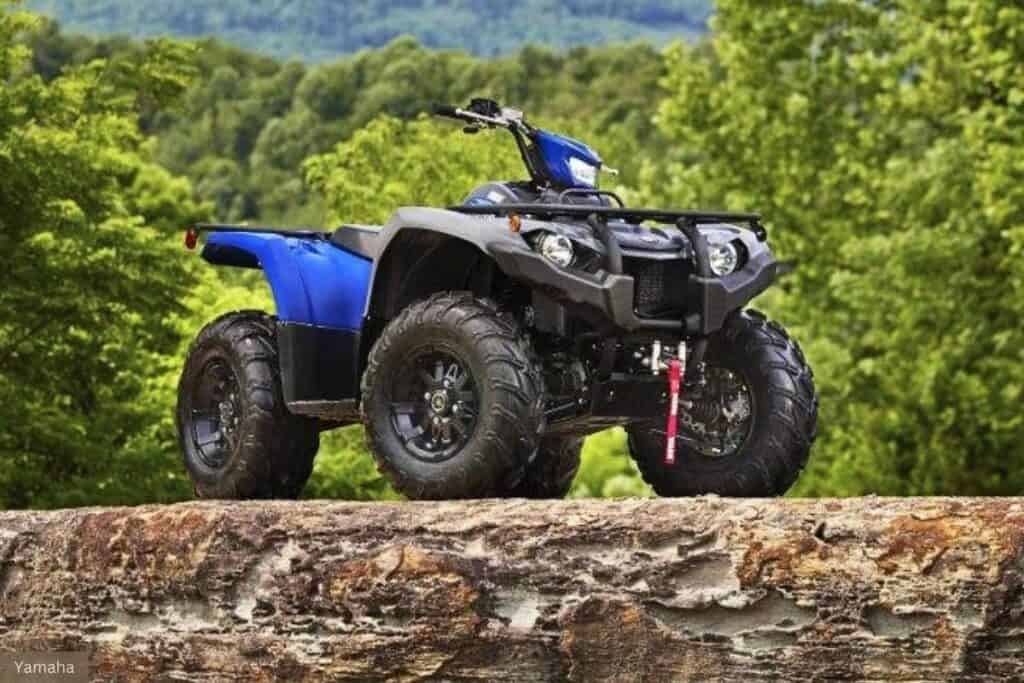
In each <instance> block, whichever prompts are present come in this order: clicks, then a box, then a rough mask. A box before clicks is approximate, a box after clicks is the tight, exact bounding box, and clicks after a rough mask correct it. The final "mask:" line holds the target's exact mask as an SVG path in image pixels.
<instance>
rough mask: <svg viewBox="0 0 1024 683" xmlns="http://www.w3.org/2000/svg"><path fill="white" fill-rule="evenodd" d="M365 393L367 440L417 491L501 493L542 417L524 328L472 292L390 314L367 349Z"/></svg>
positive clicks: (393, 475)
mask: <svg viewBox="0 0 1024 683" xmlns="http://www.w3.org/2000/svg"><path fill="white" fill-rule="evenodd" d="M362 395H363V422H364V424H365V425H366V436H367V440H368V442H369V445H370V449H371V451H372V452H373V454H374V457H375V458H376V459H377V463H378V465H379V466H380V468H381V470H382V471H383V472H384V473H385V474H386V475H387V476H388V478H389V479H390V480H391V482H392V484H393V485H394V486H395V488H396V489H397V490H398V491H400V492H401V493H403V494H405V495H406V496H408V497H410V498H413V499H446V498H482V497H489V496H495V495H500V494H501V493H502V492H503V491H504V489H505V488H506V487H507V486H508V483H509V482H512V481H518V480H519V479H520V478H521V477H522V474H523V468H524V467H525V465H526V462H527V461H528V458H529V456H530V455H532V454H533V453H534V452H535V451H536V450H537V447H538V443H539V440H540V433H541V430H542V428H543V425H544V417H543V416H544V413H543V405H544V392H543V386H542V382H541V378H540V372H539V369H538V368H537V366H536V364H535V362H534V361H533V359H532V355H531V353H530V349H529V345H528V342H527V341H526V338H525V337H524V336H523V335H522V334H521V333H520V331H519V328H518V326H517V325H516V324H515V321H514V320H513V319H512V318H511V317H510V316H507V315H504V314H502V313H501V312H500V311H499V310H498V309H497V308H496V307H495V306H494V305H493V304H492V303H491V302H489V301H486V300H482V299H477V298H474V297H473V295H472V294H470V293H468V292H444V293H441V294H435V295H434V296H431V297H429V298H428V299H425V300H423V301H419V302H417V303H414V304H412V305H410V306H409V307H408V308H406V309H405V310H404V311H402V313H400V314H399V315H398V317H396V318H395V319H394V320H392V321H391V322H390V323H389V324H388V326H387V327H386V328H385V329H384V331H383V332H382V333H381V336H380V338H379V339H378V340H377V342H376V344H374V347H373V350H372V351H371V352H370V357H369V360H368V362H367V369H366V373H365V374H364V375H363V387H362ZM524 454H525V455H524Z"/></svg>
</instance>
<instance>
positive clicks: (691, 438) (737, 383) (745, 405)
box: [678, 365, 754, 459]
mask: <svg viewBox="0 0 1024 683" xmlns="http://www.w3.org/2000/svg"><path fill="white" fill-rule="evenodd" d="M753 425H754V394H753V392H752V391H751V390H750V385H749V383H748V382H747V381H746V380H745V379H744V377H743V375H742V374H741V373H739V372H737V371H735V370H731V369H728V368H724V367H720V366H716V365H708V366H706V367H705V369H704V374H703V377H702V381H701V383H700V384H699V385H697V386H693V387H690V386H687V388H686V391H685V393H684V395H683V396H682V397H681V400H680V406H679V437H678V439H679V443H680V444H681V445H683V446H685V447H687V448H689V449H690V450H691V451H694V452H695V453H697V454H698V455H702V456H704V457H706V458H712V459H721V458H728V457H732V456H734V455H736V454H737V453H739V451H740V450H741V449H742V448H743V445H744V444H745V443H746V441H747V439H748V438H749V436H750V433H751V431H752V429H753Z"/></svg>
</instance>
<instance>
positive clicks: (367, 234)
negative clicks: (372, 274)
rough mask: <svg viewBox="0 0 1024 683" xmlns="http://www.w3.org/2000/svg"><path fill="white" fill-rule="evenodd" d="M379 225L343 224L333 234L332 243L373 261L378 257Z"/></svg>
mask: <svg viewBox="0 0 1024 683" xmlns="http://www.w3.org/2000/svg"><path fill="white" fill-rule="evenodd" d="M379 236H380V226H379V225H343V226H341V227H340V228H338V229H337V230H335V231H334V232H333V233H332V234H331V244H334V245H335V246H338V247H341V248H342V249H344V250H345V251H350V252H352V253H353V254H358V255H359V256H362V257H363V258H368V259H370V260H371V261H372V260H374V259H375V258H377V237H379Z"/></svg>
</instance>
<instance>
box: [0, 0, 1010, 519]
mask: <svg viewBox="0 0 1024 683" xmlns="http://www.w3.org/2000/svg"><path fill="white" fill-rule="evenodd" d="M11 8H12V4H11V1H10V0H0V9H2V13H0V80H2V81H3V82H4V84H5V85H4V89H3V90H2V92H0V250H2V252H3V253H4V255H5V263H6V264H7V265H6V280H5V286H4V288H2V289H0V427H2V428H0V507H25V506H59V505H72V504H83V503H134V502H144V501H155V500H161V501H163V500H177V499H181V498H183V497H186V496H188V494H189V491H188V488H187V485H186V482H185V479H184V477H183V474H182V468H181V466H180V464H179V462H178V456H177V446H176V444H175V441H174V429H173V421H172V405H173V401H174V395H175V386H176V382H177V375H178V372H179V371H180V366H181V361H182V358H183V356H184V353H185V348H186V347H187V344H188V342H189V340H190V338H191V337H192V336H193V335H194V334H195V332H196V331H197V330H198V329H199V328H200V327H201V326H202V324H203V323H204V322H205V321H207V320H209V319H211V318H213V317H214V316H215V315H217V314H218V313H221V312H223V311H226V310H231V309H233V308H248V307H262V308H268V307H271V306H272V304H271V302H270V299H269V297H268V295H267V292H266V290H265V288H264V287H263V285H262V284H261V281H260V279H259V277H258V274H252V273H249V274H244V273H238V272H233V271H231V270H230V269H214V268H210V267H208V266H205V264H202V263H201V262H199V260H198V259H196V258H195V257H194V255H191V254H187V253H186V252H184V251H183V250H181V248H180V236H181V233H180V228H181V226H182V225H184V224H186V223H187V222H188V221H190V220H194V219H196V218H213V217H217V218H221V219H231V220H252V221H256V220H267V221H277V220H281V221H286V222H308V223H321V222H322V221H327V222H329V223H330V222H334V221H337V220H342V219H344V220H354V221H371V220H382V219H383V218H384V217H386V216H387V214H388V213H389V212H390V211H391V209H392V208H393V207H394V206H396V205H400V204H409V203H423V204H444V203H447V202H450V201H453V200H454V199H457V198H458V197H460V196H461V195H462V194H463V193H465V192H466V190H468V189H469V187H470V186H472V185H473V184H475V183H478V182H482V181H484V180H487V179H490V178H492V177H495V176H499V177H500V176H507V175H510V174H512V173H514V172H515V170H516V168H517V160H516V157H515V151H514V149H513V148H511V147H510V146H509V144H508V142H507V141H505V140H503V139H502V138H501V137H500V136H495V135H477V136H465V135H462V134H461V133H460V132H459V130H458V128H457V127H454V126H449V125H446V124H444V123H442V122H438V121H434V120H430V119H427V118H422V117H421V116H420V113H421V112H422V111H423V110H424V109H425V108H426V107H427V106H428V104H429V103H430V102H433V101H446V102H461V101H464V100H465V99H466V98H468V97H469V96H471V95H483V96H486V95H490V96H493V97H497V98H498V99H501V100H504V101H507V102H509V103H513V104H519V105H521V106H523V107H524V108H525V109H526V110H527V111H528V113H529V114H530V115H531V116H532V118H533V119H534V120H535V121H537V122H540V123H542V124H544V125H546V126H548V127H551V128H554V129H556V130H566V131H568V132H570V133H575V134H577V135H578V136H579V137H582V138H584V139H586V140H588V141H590V142H592V143H593V144H594V146H595V147H597V148H598V149H599V150H600V151H601V152H602V153H603V156H605V157H606V158H607V159H608V161H609V163H610V164H611V165H613V166H618V167H621V168H622V170H623V173H622V175H621V176H620V177H619V178H618V179H617V181H616V182H615V183H614V185H613V187H612V189H615V190H616V191H619V192H621V193H622V194H623V195H624V196H626V198H627V200H628V201H630V202H632V203H636V204H640V203H651V204H659V205H671V206H685V205H690V206H700V207H704V208H731V209H737V210H746V209H758V210H761V211H763V212H764V213H765V214H766V216H767V224H768V227H769V231H770V234H771V241H772V245H773V248H774V249H775V251H776V253H777V254H778V255H779V256H780V257H781V258H783V259H788V260H793V261H795V263H796V266H797V267H796V270H795V272H793V273H792V274H790V275H788V276H787V277H786V278H785V279H784V280H782V281H781V282H780V283H779V285H778V286H777V287H776V288H774V289H772V290H770V291H769V292H768V293H767V294H765V295H763V296H762V297H761V298H760V299H758V300H757V302H756V305H757V307H759V308H762V309H765V310H767V311H768V312H769V313H770V314H771V315H772V316H773V317H775V318H776V319H778V320H779V321H780V322H782V323H783V324H784V325H786V327H787V328H789V329H790V330H792V332H793V333H794V334H795V335H796V336H797V337H798V338H799V339H800V340H801V342H802V343H803V347H804V350H805V352H806V354H807V356H808V358H809V360H810V363H811V364H812V366H813V367H814V368H815V372H816V382H817V385H818V387H819V390H820V392H821V395H822V403H821V416H820V426H821V435H820V438H819V441H818V444H817V445H816V447H815V450H814V452H813V453H812V456H811V461H810V466H809V468H808V470H807V471H806V472H805V473H804V475H803V476H802V477H801V479H800V480H799V482H798V484H797V489H796V492H797V493H800V494H815V495H823V494H829V495H833V494H839V495H847V494H859V493H869V492H876V493H885V494H933V493H954V494H997V493H1003V494H1006V493H1019V491H1020V489H1021V487H1022V486H1024V447H1022V445H1021V444H1024V418H1022V417H1021V414H1020V400H1021V395H1022V392H1024V363H1022V360H1024V358H1022V356H1024V351H1022V349H1024V331H1022V328H1021V326H1020V324H1019V321H1020V319H1021V318H1022V317H1024V303H1022V302H1024V298H1022V296H1021V295H1022V294H1024V291H1022V290H1024V266H1022V264H1021V260H1020V256H1021V254H1022V253H1024V163H1022V161H1021V160H1022V159H1024V90H1022V88H1021V85H1020V84H1021V83H1022V82H1024V33H1022V32H1021V31H1020V30H1019V27H1020V26H1021V25H1024V10H1021V9H1019V8H1011V7H1008V6H1005V5H1001V4H999V3H973V2H972V3H966V2H965V3H950V4H948V5H942V6H937V5H936V6H932V5H929V6H922V5H920V3H915V2H910V1H909V0H907V1H906V2H902V1H901V2H896V3H893V4H891V6H886V8H879V7H878V6H877V5H876V4H874V3H868V2H864V3H850V2H847V1H845V0H825V1H823V2H818V3H814V4H806V5H799V6H787V9H785V11H783V10H774V11H766V10H765V8H764V7H763V3H759V2H754V1H753V0H721V2H719V3H718V10H717V11H718V16H717V19H716V32H715V35H714V37H713V39H712V40H711V41H710V42H709V43H708V44H705V45H700V46H696V47H691V46H687V45H686V44H678V45H676V46H674V47H672V48H671V49H669V50H668V51H667V52H665V53H662V52H659V51H657V50H655V49H653V48H650V47H644V46H634V47H615V48H599V49H598V48H595V49H589V48H588V49H577V50H574V51H571V52H569V53H567V54H558V53H555V52H549V51H546V50H541V49H537V48H529V49H525V50H522V51H519V52H517V53H515V54H511V55H509V56H507V57H502V58H500V59H496V60H484V59H480V58H474V57H471V56H468V55H467V54H465V53H458V52H436V51H432V50H429V49H426V48H424V47H421V46H419V45H417V44H416V43H415V42H413V41H412V40H410V39H400V40H398V41H396V42H393V43H391V44H389V45H387V46H385V47H384V48H381V49H379V50H370V51H366V52H363V53H360V54H358V55H354V56H351V57H348V58H345V59H342V60H340V61H335V62H331V63H328V64H324V65H320V66H304V65H302V64H298V63H289V64H284V63H281V62H278V61H275V60H273V59H271V58H267V57H261V56H256V55H254V54H251V53H248V52H244V51H240V50H238V49H236V48H232V47H227V46H225V45H223V44H221V43H216V42H202V43H200V44H198V45H187V44H182V43H178V42H174V41H166V40H164V41H156V42H150V43H141V42H134V41H132V40H129V39H117V40H96V39H90V38H77V37H70V36H68V35H66V34H65V33H62V32H60V31H58V30H57V28H56V27H55V26H54V25H53V24H46V23H42V22H39V21H37V20H33V19H31V18H28V17H25V16H22V15H17V14H13V13H12V10H11ZM644 491H645V488H644V487H643V486H642V484H641V483H640V482H639V480H638V478H637V476H636V473H635V470H634V468H633V467H632V465H631V463H630V461H629V459H628V456H627V453H626V448H625V444H624V439H623V437H622V433H621V432H608V433H604V434H602V435H599V436H596V437H593V438H592V439H591V440H590V441H589V443H588V446H587V451H586V453H585V464H584V467H583V469H582V471H581V473H580V475H579V477H578V478H577V481H576V488H575V493H576V494H577V495H622V494H637V493H643V492H644ZM309 493H310V494H311V495H329V496H335V497H343V498H359V499H367V498H380V497H386V496H390V495H393V494H391V493H390V491H389V490H388V489H387V487H386V486H385V485H384V484H383V482H382V480H381V479H380V477H379V476H378V475H377V474H376V471H375V469H374V467H373V464H372V461H371V459H370V458H369V456H368V455H367V454H366V452H365V450H364V447H363V442H362V436H361V434H360V433H359V430H358V428H355V429H348V430H343V431H341V432H338V433H333V434H331V435H330V436H329V437H328V438H326V439H325V444H324V447H323V448H322V450H321V456H320V458H319V459H318V463H317V471H316V473H315V478H314V481H313V485H312V487H311V489H310V491H309Z"/></svg>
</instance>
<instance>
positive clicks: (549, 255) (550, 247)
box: [537, 233, 575, 268]
mask: <svg viewBox="0 0 1024 683" xmlns="http://www.w3.org/2000/svg"><path fill="white" fill-rule="evenodd" d="M537 251H538V252H540V255H541V256H543V257H544V258H546V259H547V260H548V261H551V262H552V263H554V264H555V265H556V266H561V267H562V268H568V267H569V266H571V265H572V260H573V257H574V256H575V254H574V253H573V248H572V242H570V241H569V238H568V237H564V236H562V235H555V234H552V233H547V234H545V235H541V237H540V239H538V240H537Z"/></svg>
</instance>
